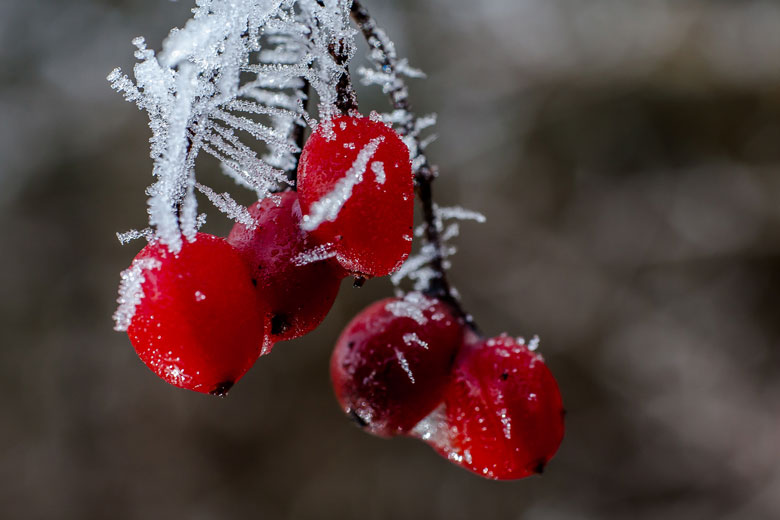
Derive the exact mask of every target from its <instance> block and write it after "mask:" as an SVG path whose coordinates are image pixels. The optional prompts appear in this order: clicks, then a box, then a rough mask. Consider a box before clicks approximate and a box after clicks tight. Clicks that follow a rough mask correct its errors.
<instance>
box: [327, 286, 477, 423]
mask: <svg viewBox="0 0 780 520" xmlns="http://www.w3.org/2000/svg"><path fill="white" fill-rule="evenodd" d="M461 339H462V322H461V320H460V319H459V318H457V317H455V315H454V314H453V312H452V310H451V309H450V308H449V307H448V306H447V305H446V304H444V303H442V302H441V301H438V300H435V299H432V298H429V297H427V296H424V295H422V294H420V293H410V294H407V295H406V297H404V298H403V299H402V298H388V299H385V300H382V301H379V302H377V303H374V304H373V305H371V306H369V307H367V308H366V309H365V310H363V311H362V312H361V313H360V314H358V315H357V316H356V317H355V318H354V319H353V320H352V321H351V322H350V323H349V325H347V328H346V329H344V332H342V334H341V337H339V339H338V341H337V342H336V348H335V350H334V351H333V356H332V357H331V361H330V374H331V378H332V380H333V387H334V390H335V393H336V398H337V399H338V401H339V403H340V404H341V406H342V408H343V409H344V411H345V412H346V413H348V414H350V415H351V416H352V417H353V418H354V419H355V420H356V421H357V422H358V423H359V424H360V425H361V426H365V427H366V428H367V429H368V430H369V431H370V432H371V433H374V434H376V435H382V436H391V435H399V434H403V433H406V432H408V431H409V430H410V429H411V428H412V427H414V425H415V424H417V423H418V422H419V421H420V419H422V418H423V417H425V416H426V415H427V414H428V413H430V411H431V410H433V408H434V407H435V406H436V405H437V404H438V403H439V402H441V399H442V395H443V392H444V389H445V387H446V385H447V382H448V379H449V373H450V369H451V367H452V362H453V360H454V358H455V353H456V352H457V350H458V348H459V347H460V343H461Z"/></svg>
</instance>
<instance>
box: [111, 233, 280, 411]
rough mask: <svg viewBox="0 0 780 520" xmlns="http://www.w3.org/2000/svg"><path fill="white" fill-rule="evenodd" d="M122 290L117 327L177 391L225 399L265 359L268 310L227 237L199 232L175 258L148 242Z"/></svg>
mask: <svg viewBox="0 0 780 520" xmlns="http://www.w3.org/2000/svg"><path fill="white" fill-rule="evenodd" d="M121 289H123V290H122V291H120V302H122V305H121V306H120V309H119V311H117V314H116V315H115V318H116V319H117V328H118V329H122V328H124V327H125V326H126V328H127V334H128V336H129V337H130V341H131V343H132V344H133V347H135V350H136V352H137V353H138V356H139V357H140V358H141V360H142V361H143V362H144V363H146V365H147V366H148V367H149V368H150V369H152V371H153V372H154V373H155V374H157V375H158V376H160V377H161V378H163V379H164V380H165V381H167V382H168V383H170V384H172V385H175V386H178V387H181V388H186V389H189V390H195V391H196V392H203V393H211V394H216V395H224V394H225V393H227V391H228V390H229V389H230V387H231V386H233V384H235V382H236V381H238V380H239V379H240V378H241V376H243V375H244V374H245V373H246V371H247V370H249V368H250V367H251V366H252V365H253V364H254V362H255V361H256V360H257V358H258V356H259V355H260V349H261V347H262V345H263V336H264V324H263V318H262V316H263V311H262V309H260V308H259V307H258V300H257V297H256V296H255V290H254V287H253V285H252V279H251V276H250V273H249V267H248V266H247V265H246V264H245V263H244V261H243V259H242V258H241V255H239V253H238V252H237V251H236V250H235V249H233V247H231V246H230V245H229V244H228V243H227V242H226V241H225V240H224V239H222V238H219V237H215V236H213V235H208V234H205V233H198V234H197V235H196V237H195V240H193V241H191V242H190V241H187V240H186V239H183V243H182V247H181V250H180V251H179V252H178V253H173V252H171V251H170V250H169V249H168V247H167V246H165V245H163V244H161V243H160V242H152V243H150V244H148V245H147V246H146V247H144V248H143V249H142V250H141V252H140V253H138V255H137V256H136V257H135V259H134V260H133V265H132V266H131V267H130V269H129V270H128V271H126V272H125V273H124V274H123V285H122V288H121ZM128 304H129V305H128ZM133 304H134V305H133Z"/></svg>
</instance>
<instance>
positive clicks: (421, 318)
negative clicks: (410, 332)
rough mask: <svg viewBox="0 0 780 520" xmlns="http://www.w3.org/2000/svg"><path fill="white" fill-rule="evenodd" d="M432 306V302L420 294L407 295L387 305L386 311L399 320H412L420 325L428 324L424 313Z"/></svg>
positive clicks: (411, 293)
mask: <svg viewBox="0 0 780 520" xmlns="http://www.w3.org/2000/svg"><path fill="white" fill-rule="evenodd" d="M430 306H431V301H430V300H429V299H428V298H426V297H425V296H424V295H422V294H421V293H418V292H410V293H407V294H406V295H405V296H404V297H403V298H401V299H400V300H394V301H392V302H390V303H387V304H386V305H385V309H386V310H387V311H388V312H390V314H392V315H393V316H396V317H398V318H411V319H413V320H414V321H416V322H417V323H418V324H419V325H425V324H426V323H428V318H426V317H425V314H424V313H423V311H425V310H426V309H428V308H429V307H430Z"/></svg>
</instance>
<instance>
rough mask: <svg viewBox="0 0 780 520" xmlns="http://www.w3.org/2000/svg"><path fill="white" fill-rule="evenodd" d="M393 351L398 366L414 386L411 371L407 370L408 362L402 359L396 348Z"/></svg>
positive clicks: (402, 356)
mask: <svg viewBox="0 0 780 520" xmlns="http://www.w3.org/2000/svg"><path fill="white" fill-rule="evenodd" d="M393 350H395V357H396V359H397V360H398V364H399V365H401V368H402V369H403V371H404V372H406V375H407V376H409V381H411V382H412V384H414V374H412V369H411V368H409V361H407V360H406V358H405V357H404V355H403V353H402V352H401V351H400V350H398V349H397V348H396V349H393Z"/></svg>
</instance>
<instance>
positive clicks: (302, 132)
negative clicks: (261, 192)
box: [286, 79, 311, 191]
mask: <svg viewBox="0 0 780 520" xmlns="http://www.w3.org/2000/svg"><path fill="white" fill-rule="evenodd" d="M310 90H311V85H310V84H309V82H308V80H305V79H304V80H303V88H301V90H300V93H301V98H302V100H301V101H302V102H303V112H304V113H305V112H306V110H308V108H309V91H310ZM305 136H306V123H305V122H304V123H303V124H297V123H296V125H295V126H294V127H293V130H292V134H291V135H290V137H291V138H292V139H293V140H294V141H295V145H296V146H297V147H298V151H297V152H295V153H294V154H293V159H294V162H293V165H292V167H291V168H290V169H289V170H287V172H286V173H287V180H288V181H290V186H291V187H292V190H293V191H296V190H297V189H298V161H299V160H300V159H301V151H302V150H303V143H304V138H305Z"/></svg>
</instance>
